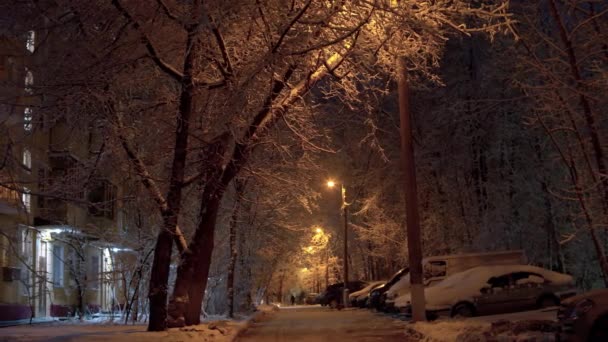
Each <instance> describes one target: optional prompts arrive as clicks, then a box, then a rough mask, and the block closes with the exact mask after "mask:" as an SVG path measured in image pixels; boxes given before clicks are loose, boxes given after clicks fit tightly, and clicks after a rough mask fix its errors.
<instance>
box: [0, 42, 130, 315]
mask: <svg viewBox="0 0 608 342" xmlns="http://www.w3.org/2000/svg"><path fill="white" fill-rule="evenodd" d="M36 43H37V36H36V32H34V31H29V32H27V34H24V35H22V36H19V37H14V36H7V35H4V36H2V35H0V267H1V274H0V276H1V280H0V321H7V320H19V319H28V318H30V317H67V316H72V315H74V314H75V313H77V312H84V313H85V314H87V313H95V312H99V311H110V310H114V309H115V308H116V307H119V306H120V305H122V304H124V300H123V299H122V298H124V295H123V294H121V293H120V289H122V286H118V284H119V276H118V275H117V273H116V270H115V268H114V264H115V258H116V256H117V253H125V252H127V253H128V251H127V250H126V249H125V248H123V247H122V246H118V245H116V244H115V243H114V244H112V243H109V242H108V241H107V240H106V236H107V235H111V234H112V233H113V232H116V231H118V230H119V229H120V227H119V224H120V220H119V219H118V218H119V215H118V213H119V205H118V204H119V201H118V200H117V198H118V195H119V192H120V188H119V187H117V186H116V185H114V184H116V183H117V182H116V178H115V177H114V176H113V175H112V172H109V171H107V170H106V171H102V170H98V169H97V168H96V165H93V166H91V165H88V164H87V163H86V161H87V160H90V159H91V157H92V156H93V157H94V156H95V155H96V153H97V154H99V153H100V144H101V137H100V136H99V134H98V132H95V131H94V130H93V129H91V130H82V129H80V128H79V129H74V128H73V127H71V125H70V124H69V123H68V122H66V120H61V119H58V120H57V119H55V118H53V120H52V121H51V120H48V118H47V116H46V113H45V112H44V111H43V110H42V109H41V108H42V106H41V105H40V103H41V100H40V97H39V96H38V94H37V89H36V77H37V74H36V71H35V70H36V69H34V68H30V67H29V66H30V65H33V64H36V65H37V66H38V70H42V71H41V72H43V68H42V69H41V68H40V65H41V63H40V62H39V61H41V60H43V56H40V55H36V52H37V51H36V49H37V46H36ZM42 65H43V64H42ZM83 179H84V181H83Z"/></svg>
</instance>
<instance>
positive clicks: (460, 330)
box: [410, 320, 490, 342]
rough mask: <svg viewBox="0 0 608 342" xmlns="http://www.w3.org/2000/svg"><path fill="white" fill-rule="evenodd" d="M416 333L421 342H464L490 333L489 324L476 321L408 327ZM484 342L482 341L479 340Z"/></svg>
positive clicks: (445, 322) (434, 323) (420, 324)
mask: <svg viewBox="0 0 608 342" xmlns="http://www.w3.org/2000/svg"><path fill="white" fill-rule="evenodd" d="M410 328H411V329H413V330H414V331H416V332H418V333H419V334H420V335H421V336H420V337H419V340H420V341H423V342H457V341H458V342H464V341H473V340H469V339H467V338H469V337H473V336H479V335H483V334H484V333H485V332H488V331H490V324H489V323H484V322H476V321H459V320H452V321H436V322H419V323H414V324H412V325H410ZM480 341H484V340H480Z"/></svg>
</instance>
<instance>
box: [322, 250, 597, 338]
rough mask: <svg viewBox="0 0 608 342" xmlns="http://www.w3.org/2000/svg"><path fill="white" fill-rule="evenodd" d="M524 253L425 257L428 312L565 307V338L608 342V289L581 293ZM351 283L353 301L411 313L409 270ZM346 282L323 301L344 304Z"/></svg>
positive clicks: (561, 314)
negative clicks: (388, 276) (343, 296)
mask: <svg viewBox="0 0 608 342" xmlns="http://www.w3.org/2000/svg"><path fill="white" fill-rule="evenodd" d="M526 262H527V260H525V255H524V254H523V252H521V251H512V252H511V251H510V252H495V253H477V254H466V255H452V256H439V257H432V258H427V259H425V260H423V269H424V284H425V290H424V292H425V300H426V311H427V317H428V318H429V319H434V318H437V317H439V316H447V317H470V316H477V315H492V314H501V313H509V312H517V311H526V310H533V309H540V308H546V307H555V306H560V308H559V313H558V318H559V320H560V322H561V326H562V332H561V336H562V337H563V340H565V341H576V342H578V341H581V342H582V341H591V342H595V341H608V289H603V290H597V291H592V292H589V293H587V294H584V295H577V292H576V289H575V287H574V281H573V278H572V276H570V275H567V274H563V273H558V272H554V271H551V270H548V269H544V268H542V267H537V266H531V265H527V264H526ZM352 283H353V284H352V285H351V283H349V286H348V288H349V292H350V295H349V300H350V304H351V305H352V306H355V307H361V308H366V307H367V308H370V309H374V310H378V311H385V312H400V313H403V314H405V315H409V314H410V313H411V296H410V291H409V286H410V285H409V284H410V280H409V268H403V269H401V270H399V271H398V272H397V273H395V274H394V275H393V277H391V278H390V279H389V280H387V281H372V282H352ZM343 288H344V286H343V284H335V285H332V286H329V287H328V290H326V293H324V294H322V295H321V298H322V300H321V304H325V305H330V306H332V307H340V306H341V305H342V298H341V297H342V290H343Z"/></svg>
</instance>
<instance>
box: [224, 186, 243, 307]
mask: <svg viewBox="0 0 608 342" xmlns="http://www.w3.org/2000/svg"><path fill="white" fill-rule="evenodd" d="M242 195H243V185H242V182H240V181H239V180H237V181H236V183H235V199H234V208H233V209H232V217H231V218H230V233H229V234H230V237H229V240H230V241H229V245H230V263H229V265H228V279H227V286H226V287H227V294H226V296H227V302H228V317H230V318H232V317H234V273H235V269H236V259H237V256H238V255H237V246H236V228H237V224H238V218H239V209H240V204H241V196H242Z"/></svg>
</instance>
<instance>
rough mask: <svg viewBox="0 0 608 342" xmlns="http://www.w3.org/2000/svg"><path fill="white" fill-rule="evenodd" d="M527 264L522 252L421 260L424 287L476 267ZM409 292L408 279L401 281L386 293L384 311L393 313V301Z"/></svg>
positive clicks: (470, 254) (442, 256) (403, 278)
mask: <svg viewBox="0 0 608 342" xmlns="http://www.w3.org/2000/svg"><path fill="white" fill-rule="evenodd" d="M527 262H528V260H527V258H526V255H525V253H524V251H523V250H513V251H499V252H483V253H467V254H452V255H439V256H432V257H427V258H424V259H423V260H422V267H423V272H424V274H423V275H424V286H425V287H428V286H433V285H435V284H437V283H439V282H440V281H442V280H443V279H445V278H446V277H448V276H451V275H453V274H456V273H460V272H463V271H466V270H468V269H471V268H473V267H476V266H483V265H514V264H522V265H523V264H526V263H527ZM409 292H410V277H409V274H408V275H407V276H403V277H401V279H400V280H399V281H398V282H396V283H395V284H394V285H392V286H391V287H390V288H389V289H388V290H387V291H386V300H385V301H384V306H383V308H384V311H395V300H396V299H397V297H400V296H403V295H405V294H407V293H409Z"/></svg>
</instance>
